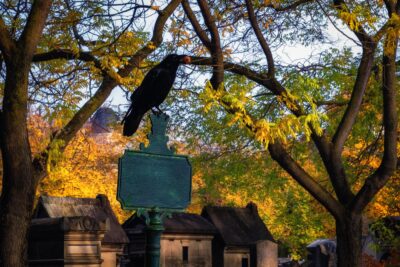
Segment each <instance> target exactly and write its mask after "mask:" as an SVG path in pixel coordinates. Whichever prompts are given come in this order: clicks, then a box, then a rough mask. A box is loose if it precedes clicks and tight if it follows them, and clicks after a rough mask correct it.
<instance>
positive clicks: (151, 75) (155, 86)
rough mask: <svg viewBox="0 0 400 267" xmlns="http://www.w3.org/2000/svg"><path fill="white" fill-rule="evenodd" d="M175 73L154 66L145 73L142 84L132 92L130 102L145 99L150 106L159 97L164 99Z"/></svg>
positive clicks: (136, 102)
mask: <svg viewBox="0 0 400 267" xmlns="http://www.w3.org/2000/svg"><path fill="white" fill-rule="evenodd" d="M175 75H176V73H174V72H171V71H170V70H168V69H166V68H161V67H157V66H156V67H154V68H153V69H151V70H150V71H149V72H148V73H147V74H146V76H145V77H144V79H143V81H142V84H141V85H140V86H139V87H138V88H137V89H136V90H135V91H134V92H133V94H132V96H131V100H132V103H134V104H139V103H140V102H142V101H146V102H149V103H148V104H150V105H151V106H154V105H156V104H157V103H156V102H158V100H159V98H160V97H161V98H163V99H162V100H164V99H165V97H166V95H167V94H168V91H169V89H170V88H171V87H172V84H173V82H174V80H175ZM165 91H166V94H165ZM150 100H151V101H150ZM150 102H151V103H150ZM149 108H150V107H149Z"/></svg>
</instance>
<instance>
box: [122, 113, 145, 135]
mask: <svg viewBox="0 0 400 267" xmlns="http://www.w3.org/2000/svg"><path fill="white" fill-rule="evenodd" d="M145 113H146V112H143V111H141V110H136V109H134V108H132V106H131V107H130V108H129V110H128V112H127V113H126V116H125V118H124V119H123V120H122V122H123V123H124V130H123V135H124V136H131V135H132V134H134V133H135V132H136V130H137V129H138V128H139V124H140V121H141V120H142V118H143V116H144V114H145Z"/></svg>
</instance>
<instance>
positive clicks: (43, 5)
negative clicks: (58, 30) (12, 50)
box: [18, 0, 52, 60]
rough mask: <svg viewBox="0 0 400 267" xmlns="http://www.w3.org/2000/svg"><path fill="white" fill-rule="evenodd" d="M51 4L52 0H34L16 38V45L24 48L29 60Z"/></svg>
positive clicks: (40, 34)
mask: <svg viewBox="0 0 400 267" xmlns="http://www.w3.org/2000/svg"><path fill="white" fill-rule="evenodd" d="M51 4H52V0H35V1H34V2H33V4H32V8H31V11H30V13H29V16H28V20H27V22H26V25H25V27H24V30H23V32H22V34H21V37H20V38H19V40H18V45H19V46H20V47H21V48H22V49H23V50H24V54H25V55H26V56H27V58H29V60H30V58H31V57H32V56H33V54H34V53H35V51H36V47H37V44H38V43H39V40H40V37H41V36H42V31H43V28H44V26H45V23H46V19H47V15H48V14H49V11H50V7H51Z"/></svg>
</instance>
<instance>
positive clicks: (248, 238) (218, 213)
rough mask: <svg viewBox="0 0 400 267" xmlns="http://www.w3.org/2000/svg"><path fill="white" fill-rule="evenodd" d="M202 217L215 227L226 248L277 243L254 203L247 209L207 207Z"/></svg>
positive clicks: (248, 205)
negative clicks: (257, 243)
mask: <svg viewBox="0 0 400 267" xmlns="http://www.w3.org/2000/svg"><path fill="white" fill-rule="evenodd" d="M201 215H202V216H203V217H204V218H206V219H207V220H209V221H210V222H211V223H212V224H213V225H215V227H216V228H217V230H218V232H219V233H220V235H221V237H222V239H223V241H224V243H225V245H226V246H248V245H251V244H254V243H256V242H257V241H262V240H269V241H273V242H275V240H274V239H273V237H272V235H271V233H270V232H269V230H268V229H267V227H266V226H265V224H264V222H263V221H262V220H261V218H260V216H259V214H258V210H257V206H256V204H254V203H252V202H250V203H249V204H247V206H246V207H245V208H237V207H218V206H206V207H204V208H203V211H202V214H201Z"/></svg>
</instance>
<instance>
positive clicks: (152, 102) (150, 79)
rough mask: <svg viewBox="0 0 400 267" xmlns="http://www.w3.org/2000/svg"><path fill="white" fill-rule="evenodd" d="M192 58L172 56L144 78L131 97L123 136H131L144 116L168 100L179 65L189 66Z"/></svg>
mask: <svg viewBox="0 0 400 267" xmlns="http://www.w3.org/2000/svg"><path fill="white" fill-rule="evenodd" d="M190 62H191V58H190V57H189V56H186V55H177V54H170V55H168V56H167V57H165V58H164V60H163V61H161V62H160V63H159V64H158V65H157V66H155V67H154V68H152V69H151V70H150V71H149V72H148V73H147V74H146V76H145V77H144V79H143V81H142V84H141V85H140V86H139V87H138V88H137V89H136V90H135V91H134V92H133V93H132V95H131V101H132V103H131V106H130V107H129V109H128V111H127V113H126V115H125V118H124V119H123V120H122V123H124V130H123V135H125V136H131V135H132V134H134V133H135V132H136V130H137V129H138V127H139V124H140V121H141V120H142V118H143V116H144V114H145V113H146V112H147V111H148V110H150V109H152V108H156V109H157V110H158V111H160V109H159V107H158V106H159V105H161V103H162V102H164V100H165V98H167V96H168V93H169V91H170V90H171V88H172V84H173V83H174V80H175V77H176V71H177V70H178V67H179V64H181V63H185V64H188V63H190Z"/></svg>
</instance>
